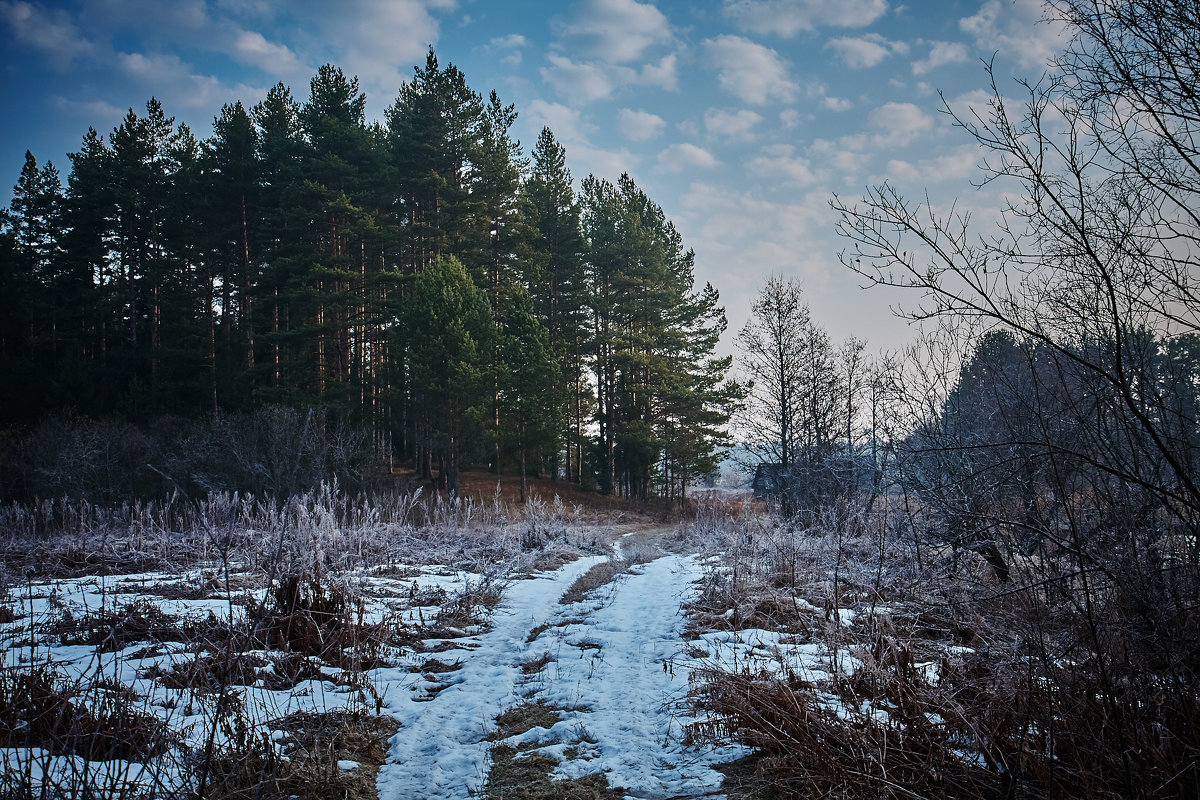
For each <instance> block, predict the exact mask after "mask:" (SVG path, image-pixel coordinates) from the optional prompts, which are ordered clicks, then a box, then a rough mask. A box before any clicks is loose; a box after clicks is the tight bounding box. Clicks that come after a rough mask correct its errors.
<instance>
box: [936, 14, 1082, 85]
mask: <svg viewBox="0 0 1200 800" xmlns="http://www.w3.org/2000/svg"><path fill="white" fill-rule="evenodd" d="M958 25H959V27H960V28H961V29H962V30H963V31H964V32H966V33H969V34H970V35H972V36H973V37H975V44H976V45H978V47H979V49H980V50H982V51H984V52H986V53H993V52H996V51H999V52H1000V53H1002V54H1004V55H1007V56H1010V57H1013V58H1016V59H1017V60H1018V61H1019V62H1020V63H1021V64H1022V65H1024V66H1026V67H1032V68H1044V67H1045V66H1046V65H1047V63H1048V62H1049V61H1050V59H1051V58H1053V57H1054V56H1055V55H1056V54H1057V53H1059V52H1060V51H1062V49H1063V48H1064V47H1065V46H1066V44H1067V41H1068V40H1069V35H1068V31H1067V28H1066V26H1065V25H1064V24H1063V23H1062V22H1059V21H1047V20H1046V16H1045V13H1044V11H1043V3H1042V0H986V1H985V2H984V4H983V6H982V7H980V9H979V13H977V14H975V15H973V16H970V17H965V18H963V19H961V20H959V22H958Z"/></svg>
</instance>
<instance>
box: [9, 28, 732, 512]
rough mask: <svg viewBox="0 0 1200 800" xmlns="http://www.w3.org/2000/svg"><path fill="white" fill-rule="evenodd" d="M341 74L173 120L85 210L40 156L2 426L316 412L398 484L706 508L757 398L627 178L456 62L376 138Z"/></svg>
mask: <svg viewBox="0 0 1200 800" xmlns="http://www.w3.org/2000/svg"><path fill="white" fill-rule="evenodd" d="M365 105H366V97H365V95H364V94H363V93H362V92H361V91H360V89H359V84H358V80H357V78H355V77H353V76H349V75H347V74H345V73H344V72H343V71H342V70H341V69H339V68H338V67H336V66H334V65H325V66H323V67H321V68H320V70H319V71H318V72H317V74H316V75H315V76H314V77H313V78H312V81H311V82H310V85H309V87H308V96H307V98H306V99H297V98H295V97H293V95H292V92H291V90H290V89H289V88H288V87H286V86H284V85H283V84H278V85H276V86H275V87H273V88H272V89H271V90H270V91H269V92H268V93H267V96H266V98H265V99H263V100H262V101H261V102H259V103H257V104H256V105H254V106H253V107H252V108H248V107H246V106H245V105H243V104H242V103H240V102H235V103H232V104H229V105H226V106H225V107H224V108H222V109H221V112H220V114H219V115H218V116H217V117H216V119H215V120H214V121H213V129H212V130H213V133H212V135H211V137H209V138H208V139H207V140H205V141H199V140H197V138H196V137H195V136H193V135H192V133H191V131H190V130H189V129H188V127H187V126H186V125H185V124H182V123H177V122H176V120H175V119H174V118H173V117H171V116H169V115H168V114H167V112H166V110H165V109H164V108H163V107H162V105H161V104H160V103H159V102H158V101H157V100H155V99H151V100H150V101H149V102H148V103H147V104H146V107H145V111H144V113H143V112H139V111H135V110H134V109H130V110H129V112H128V113H127V114H126V116H125V118H124V119H123V120H122V121H121V123H120V125H119V126H117V127H116V128H115V129H114V130H113V131H111V132H110V133H109V134H108V135H101V134H100V133H99V132H97V131H96V130H94V129H93V130H89V131H88V132H87V134H86V135H85V136H84V138H83V140H82V143H81V146H80V149H79V150H78V152H75V153H72V154H71V155H70V160H71V171H70V173H69V175H68V176H67V182H66V187H65V189H64V187H63V185H62V181H61V179H60V177H59V173H58V172H57V170H56V169H55V168H54V167H53V165H51V164H45V165H39V163H38V162H37V160H36V158H35V157H34V156H33V154H32V153H30V154H29V155H28V156H27V160H26V164H25V168H24V169H23V170H22V172H21V175H20V176H19V178H18V181H17V184H16V186H15V188H14V190H13V197H12V201H11V204H10V208H9V209H6V210H4V214H3V222H2V224H0V231H2V237H0V297H2V298H3V299H2V300H0V387H2V388H0V403H2V405H0V424H4V425H9V426H12V425H32V424H35V423H36V422H37V421H38V420H39V419H40V418H46V417H48V416H52V415H56V414H57V415H64V414H80V415H83V416H91V417H112V418H117V419H121V420H125V421H128V422H135V423H140V424H141V423H150V422H153V421H154V420H157V419H160V418H163V417H165V416H167V415H172V416H175V417H183V418H193V419H195V418H199V417H202V416H205V415H214V414H215V415H222V414H231V413H252V412H254V411H255V410H257V409H262V408H265V407H268V406H271V407H274V406H279V405H282V406H288V407H292V408H296V409H301V410H305V409H318V410H320V411H322V413H324V414H325V415H326V417H328V418H330V419H337V420H339V422H340V423H345V424H349V425H352V426H355V427H357V428H359V429H361V430H363V431H366V432H367V433H368V434H369V448H370V449H371V450H372V452H373V453H374V457H375V460H376V461H377V462H378V463H379V464H395V463H397V462H399V463H401V464H408V465H410V466H413V467H415V469H416V471H417V473H418V475H419V476H421V477H422V478H428V479H430V480H433V481H434V482H436V483H437V484H439V485H440V486H442V487H444V488H446V489H448V490H453V489H454V488H455V484H456V479H457V473H458V470H460V469H462V468H464V467H465V466H468V465H476V466H485V465H486V466H490V467H491V468H492V469H494V470H496V471H501V470H507V471H512V470H514V469H516V470H517V471H519V472H520V473H521V474H522V475H524V474H526V473H532V474H544V473H548V474H549V475H550V476H551V477H552V478H553V479H556V480H557V479H560V478H562V479H566V480H569V481H572V482H577V483H580V484H582V485H585V486H598V487H599V488H600V489H601V490H602V491H605V492H613V493H620V494H623V495H626V496H630V497H635V498H641V499H644V498H648V497H650V496H653V495H659V496H665V497H669V498H672V499H681V498H682V496H683V493H684V490H685V488H686V486H687V484H688V482H689V481H690V480H692V479H694V478H697V477H700V476H702V475H704V474H706V473H708V472H710V471H711V470H712V469H713V468H714V467H715V464H716V452H717V447H718V445H719V444H720V443H721V442H722V441H723V437H724V425H725V422H726V421H727V419H728V406H729V405H730V403H731V402H733V401H734V400H735V399H736V397H737V395H738V390H737V387H736V386H735V385H733V384H730V383H728V382H727V381H726V378H725V372H726V370H727V369H728V366H729V362H728V360H726V359H720V358H716V357H715V356H714V349H715V347H716V345H717V340H718V338H719V336H720V335H721V333H722V332H723V331H724V328H725V319H724V312H723V310H722V309H721V307H720V306H719V303H718V295H717V292H716V290H714V289H713V288H712V287H704V288H697V287H695V286H694V275H693V271H692V254H691V252H690V251H688V250H687V249H686V248H685V247H684V246H683V243H682V240H681V237H680V236H679V233H678V232H677V231H676V230H675V228H674V226H673V225H671V223H670V222H669V221H668V220H667V219H666V218H665V216H664V214H663V212H662V209H660V208H659V207H658V206H657V205H655V204H654V203H653V202H652V201H651V200H650V199H649V198H648V197H647V196H646V195H645V193H644V192H642V191H641V189H639V188H638V187H637V186H636V185H634V183H633V181H632V180H631V179H629V178H628V176H623V177H622V178H621V179H620V181H618V183H617V184H615V185H614V184H611V183H609V182H607V181H604V180H601V179H598V178H595V177H589V178H587V179H586V180H585V181H584V182H583V193H582V197H581V198H580V197H577V196H576V192H575V187H574V185H573V182H572V178H571V173H570V171H569V170H568V168H567V165H566V152H565V150H564V149H563V147H562V146H561V145H560V144H559V143H558V142H557V141H556V140H555V138H554V135H553V133H552V132H551V131H550V130H549V129H546V130H543V131H542V134H541V136H539V138H538V141H537V143H536V145H535V146H534V149H533V151H532V153H531V156H530V158H528V159H527V158H526V156H525V155H524V154H523V151H522V147H521V144H520V142H518V141H516V140H515V139H514V138H513V136H512V133H511V131H512V126H513V123H514V121H515V120H516V118H517V112H516V109H515V108H514V107H513V106H511V105H506V104H504V103H503V102H502V101H501V100H500V98H499V96H498V95H497V94H496V93H495V92H491V93H489V94H487V95H486V96H485V95H483V94H480V93H478V92H476V91H474V90H473V89H472V88H471V87H470V86H469V85H468V83H467V80H466V77H465V76H464V75H463V73H462V72H461V71H460V70H459V69H458V68H456V67H455V66H454V65H452V64H447V65H445V66H443V65H442V64H441V63H440V62H439V61H438V58H437V56H436V55H435V53H434V52H433V50H432V49H431V50H430V51H429V53H428V56H427V58H426V60H425V63H424V65H422V66H419V67H417V68H416V69H415V70H414V72H413V76H412V78H411V80H409V81H408V82H406V83H405V84H404V85H403V86H402V87H401V88H400V91H399V94H398V96H397V98H396V100H395V102H394V103H393V104H392V106H391V107H390V108H389V109H388V110H387V112H386V114H385V119H384V121H383V123H368V121H367V120H366V118H365Z"/></svg>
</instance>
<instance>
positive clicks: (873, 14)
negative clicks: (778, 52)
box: [725, 0, 888, 37]
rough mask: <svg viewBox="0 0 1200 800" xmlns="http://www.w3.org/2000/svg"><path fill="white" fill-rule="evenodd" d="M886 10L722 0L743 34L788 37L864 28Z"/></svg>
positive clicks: (883, 5) (857, 1) (845, 3)
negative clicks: (818, 31)
mask: <svg viewBox="0 0 1200 800" xmlns="http://www.w3.org/2000/svg"><path fill="white" fill-rule="evenodd" d="M887 10H888V4H887V0H837V2H831V1H830V0H725V13H726V14H727V15H728V16H730V17H732V18H733V20H734V21H735V22H736V23H737V24H738V26H739V27H740V28H741V29H742V30H746V31H751V32H753V33H763V34H777V35H779V36H787V37H790V36H795V35H796V34H797V33H799V32H800V31H812V30H816V29H817V28H820V27H825V26H829V27H837V28H863V27H866V26H867V25H870V24H871V23H872V22H874V21H875V20H877V19H879V17H881V16H883V15H884V14H886V13H887Z"/></svg>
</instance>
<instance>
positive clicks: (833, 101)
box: [821, 97, 854, 111]
mask: <svg viewBox="0 0 1200 800" xmlns="http://www.w3.org/2000/svg"><path fill="white" fill-rule="evenodd" d="M821 105H823V106H825V108H827V109H829V110H830V111H849V110H850V109H852V108H854V103H852V102H850V101H849V100H847V99H845V98H844V97H826V98H825V99H823V100H822V101H821Z"/></svg>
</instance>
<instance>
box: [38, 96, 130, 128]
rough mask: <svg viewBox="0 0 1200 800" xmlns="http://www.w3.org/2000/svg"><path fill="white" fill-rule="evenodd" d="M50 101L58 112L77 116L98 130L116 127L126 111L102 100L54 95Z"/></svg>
mask: <svg viewBox="0 0 1200 800" xmlns="http://www.w3.org/2000/svg"><path fill="white" fill-rule="evenodd" d="M51 102H52V103H53V104H54V107H55V108H56V109H58V111H59V112H60V113H62V114H66V115H70V116H73V117H78V118H79V119H81V120H83V121H84V122H85V123H86V124H88V125H91V126H92V127H93V128H95V129H96V130H98V131H102V130H106V129H108V128H114V127H116V126H117V125H118V124H119V123H120V122H121V118H122V117H124V116H125V112H126V109H124V108H118V107H117V106H115V105H113V104H112V103H108V102H105V101H104V100H71V99H68V98H66V97H62V96H55V97H53V98H51Z"/></svg>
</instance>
